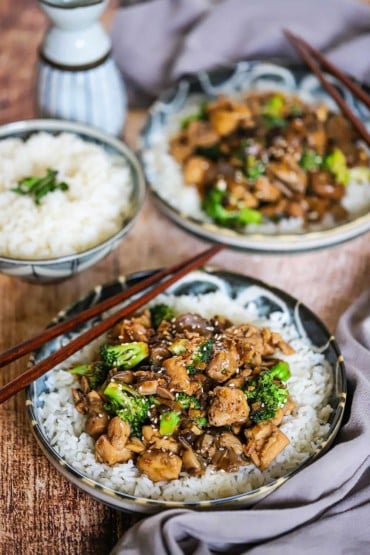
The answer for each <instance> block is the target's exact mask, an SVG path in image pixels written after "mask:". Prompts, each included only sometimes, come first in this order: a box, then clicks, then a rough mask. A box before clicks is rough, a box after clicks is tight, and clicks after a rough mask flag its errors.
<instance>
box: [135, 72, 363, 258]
mask: <svg viewBox="0 0 370 555" xmlns="http://www.w3.org/2000/svg"><path fill="white" fill-rule="evenodd" d="M328 79H329V80H330V81H331V82H332V83H334V84H335V86H336V87H337V88H338V90H339V91H340V92H341V94H342V95H343V97H344V99H345V101H346V102H347V104H348V105H349V106H350V108H352V109H353V110H354V112H355V113H357V114H358V116H359V117H360V118H361V120H362V121H363V122H364V123H365V125H366V126H367V127H368V128H369V129H370V112H369V110H368V109H367V108H366V107H365V106H364V105H363V104H361V103H360V102H359V101H358V100H357V99H356V98H355V97H354V96H353V95H352V93H351V92H350V91H349V90H348V89H346V88H345V87H344V86H343V85H342V84H341V83H340V82H339V81H337V80H336V79H335V78H333V77H331V76H328ZM256 90H257V91H264V90H265V91H266V90H279V91H282V92H285V93H287V94H295V95H298V96H300V97H301V98H302V100H304V101H306V102H308V103H314V102H318V101H320V102H324V103H326V104H327V105H328V106H329V108H330V109H331V110H332V111H337V107H336V105H335V103H334V102H333V100H332V99H331V98H330V97H329V96H328V94H327V93H326V92H325V90H324V89H323V88H322V86H321V84H320V82H319V81H318V79H317V78H316V76H314V75H313V74H311V73H307V72H306V71H303V70H302V69H290V68H288V67H285V66H283V65H278V64H271V63H262V62H240V63H238V64H237V65H236V66H234V67H232V68H231V69H225V70H220V71H216V72H210V73H207V72H201V73H199V74H198V75H197V76H196V77H194V78H193V79H183V80H181V81H180V82H179V84H178V85H177V86H176V87H175V88H173V89H171V90H169V91H167V92H165V93H164V94H163V95H162V96H161V97H160V99H159V100H158V101H157V102H155V103H154V105H153V106H152V108H151V110H150V112H149V115H148V118H147V120H146V122H145V125H144V127H143V129H142V132H141V138H140V152H141V159H142V162H143V166H144V171H145V174H146V177H147V180H148V182H149V184H150V187H151V192H152V194H153V196H154V199H155V201H156V203H157V204H158V206H159V208H160V209H161V210H162V211H163V212H164V213H165V214H166V215H167V216H168V217H169V218H171V219H172V220H173V221H174V222H175V223H177V224H178V225H180V226H181V227H183V228H185V229H186V230H187V231H190V232H191V233H193V234H195V235H199V236H201V237H203V238H206V239H209V240H214V241H219V242H222V243H226V244H227V245H229V246H231V247H235V248H239V249H243V250H247V251H257V252H266V253H293V252H303V251H308V250H313V249H319V248H323V247H330V246H333V245H336V244H338V243H342V242H344V241H348V240H350V239H353V238H354V237H356V236H358V235H361V234H363V233H365V232H367V231H369V230H370V182H369V183H365V184H363V187H364V188H365V187H366V190H364V189H362V190H361V197H362V193H363V192H364V193H365V194H364V195H363V197H364V200H361V201H358V200H357V198H356V201H355V202H352V201H351V207H350V216H349V217H348V219H347V220H346V221H344V222H341V223H332V222H330V223H328V224H326V223H325V224H324V225H321V224H319V225H312V226H311V227H310V228H308V229H300V228H299V227H298V228H297V226H296V225H292V226H291V225H290V222H289V223H288V222H286V224H287V225H284V226H280V225H279V226H273V227H271V226H269V225H268V224H267V225H266V226H264V228H262V226H254V227H253V229H248V230H247V231H245V230H242V231H235V230H232V229H228V228H224V227H220V226H218V225H216V224H215V223H214V222H212V221H211V220H210V219H209V218H208V217H207V215H206V214H205V213H204V212H203V211H202V210H201V207H200V202H199V198H198V194H197V192H196V190H195V188H192V187H188V186H185V185H184V181H183V178H182V173H181V169H180V167H179V165H178V164H177V162H176V161H175V160H174V159H173V157H172V156H171V155H170V154H169V151H168V141H169V138H170V137H171V135H173V134H174V133H176V132H177V131H178V129H179V122H180V121H181V119H182V118H183V117H184V116H186V115H190V114H192V113H194V112H196V111H197V110H198V109H199V104H200V103H201V102H202V101H204V100H206V99H214V98H216V97H217V96H218V95H220V94H226V95H229V96H231V97H238V96H240V95H242V94H244V93H247V92H248V91H256Z"/></svg>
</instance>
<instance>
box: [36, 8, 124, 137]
mask: <svg viewBox="0 0 370 555" xmlns="http://www.w3.org/2000/svg"><path fill="white" fill-rule="evenodd" d="M38 2H39V4H40V6H41V8H42V9H43V10H44V11H45V12H46V14H47V15H48V16H49V18H50V19H51V20H52V22H53V26H51V27H50V28H49V29H48V31H47V32H46V34H45V37H44V40H43V43H42V45H41V49H40V60H39V71H38V80H37V104H38V111H39V113H40V115H41V116H43V117H56V118H63V119H68V120H73V121H80V122H82V123H87V124H89V125H92V126H94V127H98V128H99V129H102V130H104V131H106V132H107V133H110V134H112V135H120V133H121V131H122V129H123V125H124V120H125V117H126V104H127V101H126V94H125V90H124V85H123V82H122V79H121V76H120V73H119V71H118V69H117V67H116V65H115V63H114V61H113V60H112V58H111V56H110V51H111V43H110V39H109V37H108V35H107V33H106V32H105V30H104V29H103V27H102V25H101V24H100V23H99V17H100V16H101V14H102V13H103V11H104V9H105V8H106V6H107V3H108V0H79V1H77V0H38Z"/></svg>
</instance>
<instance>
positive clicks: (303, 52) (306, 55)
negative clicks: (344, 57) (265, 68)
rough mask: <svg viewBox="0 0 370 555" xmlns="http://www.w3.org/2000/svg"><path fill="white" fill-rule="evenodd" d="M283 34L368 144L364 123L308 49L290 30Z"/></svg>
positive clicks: (368, 137)
mask: <svg viewBox="0 0 370 555" xmlns="http://www.w3.org/2000/svg"><path fill="white" fill-rule="evenodd" d="M284 34H285V36H286V37H287V39H288V40H289V42H290V43H291V44H292V45H293V46H294V48H295V49H296V50H297V52H298V53H299V54H300V56H301V57H302V58H303V60H304V61H305V62H306V64H307V65H308V66H309V68H310V69H311V71H312V72H313V73H314V74H315V75H316V77H317V78H318V79H319V81H320V82H321V84H322V86H323V87H324V89H325V90H326V91H327V93H328V94H329V95H330V96H331V97H332V99H333V100H334V101H335V103H336V104H337V105H338V107H339V108H340V110H341V112H342V113H343V115H344V116H346V117H347V118H348V119H349V121H350V122H351V123H352V125H353V127H354V128H355V129H356V131H357V132H358V134H359V135H360V136H361V137H362V139H363V140H364V141H365V142H366V144H367V145H369V146H370V133H369V132H368V130H367V129H366V127H365V126H364V124H363V123H362V122H361V121H360V120H359V119H358V118H357V116H355V114H354V113H353V112H352V110H351V109H350V108H349V107H348V106H347V104H346V103H345V101H344V100H343V98H342V96H341V95H340V93H339V92H338V91H337V89H336V88H335V87H334V85H332V84H331V83H330V82H329V81H328V80H327V78H326V77H325V75H324V74H323V72H322V71H321V69H320V66H319V65H318V63H317V62H316V60H315V59H314V57H313V56H312V55H311V54H310V52H309V50H308V49H307V48H306V47H305V46H304V45H303V44H302V43H301V42H300V40H299V39H298V38H297V37H296V36H295V35H293V33H291V32H290V31H287V30H284Z"/></svg>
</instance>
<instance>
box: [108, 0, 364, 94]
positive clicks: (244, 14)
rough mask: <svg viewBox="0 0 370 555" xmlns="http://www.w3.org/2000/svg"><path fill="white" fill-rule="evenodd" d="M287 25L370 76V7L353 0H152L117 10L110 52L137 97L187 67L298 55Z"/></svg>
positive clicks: (345, 65) (192, 70)
mask: <svg viewBox="0 0 370 555" xmlns="http://www.w3.org/2000/svg"><path fill="white" fill-rule="evenodd" d="M283 28H288V29H290V30H292V31H294V32H296V33H298V34H300V35H301V36H302V37H304V38H305V39H307V40H308V41H309V42H310V43H311V44H313V45H314V46H316V47H317V48H319V49H320V50H321V51H322V52H324V53H325V54H326V55H327V56H328V58H329V59H330V60H331V61H333V62H334V63H335V64H337V65H338V66H339V67H340V68H341V69H343V70H344V71H345V72H347V73H348V74H350V75H352V76H354V77H356V78H357V79H359V80H360V81H363V82H366V83H367V84H370V56H369V52H370V7H369V5H364V4H360V3H359V2H357V1H355V0H353V1H351V0H309V1H304V0H213V1H212V0H153V1H152V2H148V3H145V4H139V5H137V6H131V7H128V8H122V9H120V10H118V12H117V14H116V17H115V21H114V23H113V28H112V41H113V55H114V57H115V59H116V62H117V63H118V66H119V68H120V69H121V72H122V74H123V76H124V79H125V82H126V85H127V88H128V91H129V98H130V101H131V104H138V103H142V102H143V100H144V101H145V100H146V101H147V102H148V101H150V100H152V99H153V98H154V97H156V96H157V95H158V94H159V93H160V92H161V91H162V90H163V88H165V87H168V86H169V85H170V84H172V83H173V82H175V81H176V80H177V79H179V78H180V77H181V76H183V75H185V74H191V73H196V72H198V71H201V70H208V69H212V68H215V67H220V66H225V65H230V64H231V63H234V62H237V61H239V60H244V59H262V58H271V57H274V58H275V57H283V58H291V59H293V60H295V61H296V60H297V58H296V55H295V53H294V52H293V50H292V47H291V46H290V45H289V43H288V42H287V40H286V39H285V37H284V36H283V34H282V32H281V30H282V29H283Z"/></svg>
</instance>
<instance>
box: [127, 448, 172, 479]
mask: <svg viewBox="0 0 370 555" xmlns="http://www.w3.org/2000/svg"><path fill="white" fill-rule="evenodd" d="M136 466H137V467H138V469H139V470H140V471H141V472H143V473H144V474H146V475H147V476H148V478H150V479H151V480H152V481H153V482H161V481H162V480H176V478H178V477H179V474H180V472H181V466H182V460H181V458H180V457H179V456H177V455H175V454H174V453H171V452H170V451H162V450H159V449H151V450H148V451H144V452H143V453H141V454H140V455H139V456H138V458H137V461H136Z"/></svg>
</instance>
